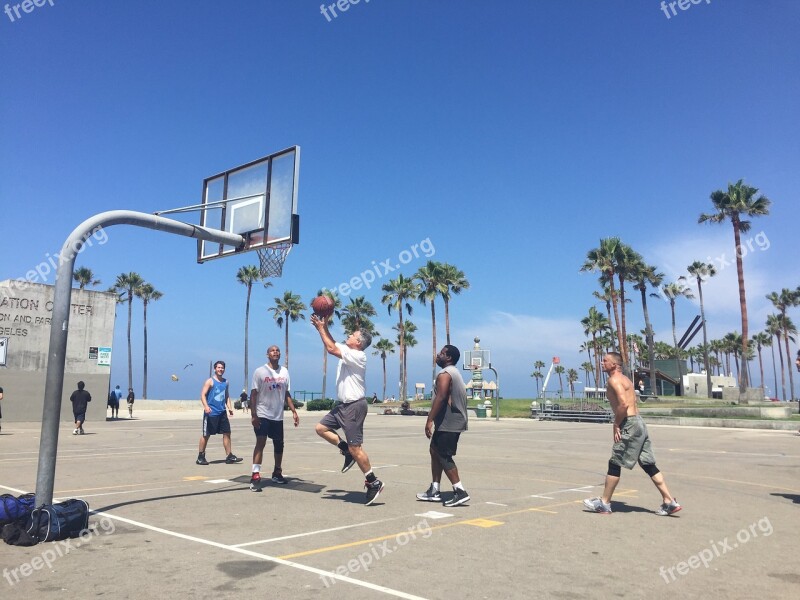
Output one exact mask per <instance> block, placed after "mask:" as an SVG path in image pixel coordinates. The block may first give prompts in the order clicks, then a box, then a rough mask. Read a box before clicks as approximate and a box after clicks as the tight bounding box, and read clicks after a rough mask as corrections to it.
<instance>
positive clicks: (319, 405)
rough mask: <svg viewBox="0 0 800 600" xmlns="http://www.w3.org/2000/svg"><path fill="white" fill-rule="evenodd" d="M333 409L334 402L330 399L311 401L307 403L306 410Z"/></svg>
mask: <svg viewBox="0 0 800 600" xmlns="http://www.w3.org/2000/svg"><path fill="white" fill-rule="evenodd" d="M332 408H333V400H330V399H325V400H322V399H319V400H309V401H308V402H307V403H306V410H330V409H332Z"/></svg>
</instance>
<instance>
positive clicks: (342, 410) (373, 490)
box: [311, 315, 383, 506]
mask: <svg viewBox="0 0 800 600" xmlns="http://www.w3.org/2000/svg"><path fill="white" fill-rule="evenodd" d="M311 324H312V325H313V326H314V327H316V329H317V332H319V336H320V338H322V344H323V345H324V346H325V350H326V351H327V352H328V353H329V354H332V355H333V356H335V357H337V358H338V359H339V365H338V367H337V368H336V395H337V396H338V398H339V400H340V401H341V404H337V405H335V406H334V407H333V408H332V409H331V411H330V412H329V413H328V414H327V415H325V416H324V417H323V418H322V420H321V421H320V422H319V423H317V426H316V428H315V430H316V432H317V435H319V436H320V437H321V438H323V439H325V440H326V441H328V442H330V443H331V444H333V445H334V446H337V447H338V448H339V450H340V451H341V453H342V454H343V455H344V466H342V473H344V472H346V471H348V470H349V469H350V467H352V466H353V463H357V464H358V467H359V468H360V469H361V472H362V473H364V476H365V477H366V482H365V483H364V485H365V487H366V488H367V498H366V502H365V503H366V505H367V506H369V505H370V504H372V503H373V502H374V501H375V499H376V498H377V497H378V495H379V494H380V493H381V492H382V491H383V482H382V481H381V480H380V479H378V478H377V477H375V473H373V472H372V466H371V465H370V463H369V456H367V453H366V452H364V450H363V448H362V447H361V444H362V442H363V441H364V419H365V418H366V417H367V399H366V398H365V397H364V390H365V385H364V376H365V375H366V372H367V355H366V354H365V353H364V350H366V349H367V348H368V347H369V345H370V344H371V343H372V336H371V335H370V334H369V332H367V331H364V330H359V331H354V332H353V333H352V334H350V337H348V338H347V340H346V341H345V343H344V344H340V343H336V342H334V341H333V338H332V337H331V333H330V331H328V323H327V320H325V319H321V318H320V317H318V316H317V315H311ZM340 428H341V429H343V430H344V435H345V440H346V441H345V440H342V439H341V438H340V437H339V434H337V433H336V430H337V429H340Z"/></svg>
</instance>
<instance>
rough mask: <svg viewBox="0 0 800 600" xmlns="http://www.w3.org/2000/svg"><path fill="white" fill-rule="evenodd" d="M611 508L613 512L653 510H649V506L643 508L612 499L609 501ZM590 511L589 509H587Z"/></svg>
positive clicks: (648, 511)
mask: <svg viewBox="0 0 800 600" xmlns="http://www.w3.org/2000/svg"><path fill="white" fill-rule="evenodd" d="M611 510H612V511H614V512H615V513H637V512H641V513H652V512H655V511H653V510H650V509H649V508H643V507H641V506H634V505H632V504H625V503H624V502H617V501H613V502H612V503H611ZM588 512H591V511H588Z"/></svg>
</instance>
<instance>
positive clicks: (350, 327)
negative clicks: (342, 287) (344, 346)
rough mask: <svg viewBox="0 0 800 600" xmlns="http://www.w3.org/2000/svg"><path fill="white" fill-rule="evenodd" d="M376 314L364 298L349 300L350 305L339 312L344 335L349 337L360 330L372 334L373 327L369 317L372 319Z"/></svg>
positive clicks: (370, 303) (358, 297)
mask: <svg viewBox="0 0 800 600" xmlns="http://www.w3.org/2000/svg"><path fill="white" fill-rule="evenodd" d="M377 314H378V313H377V311H376V310H375V307H374V306H373V305H372V302H370V301H369V300H367V299H366V298H365V297H364V296H357V297H356V298H351V299H350V303H349V304H348V305H347V306H345V307H344V308H343V309H342V312H341V318H342V326H343V327H344V331H345V333H347V334H348V335H350V334H351V333H353V332H355V331H359V330H360V329H364V330H365V331H369V332H370V333H373V331H374V329H375V325H374V324H373V323H372V321H371V320H370V319H369V317H374V316H375V315H377Z"/></svg>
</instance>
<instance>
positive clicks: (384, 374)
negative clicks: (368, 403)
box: [381, 353, 386, 401]
mask: <svg viewBox="0 0 800 600" xmlns="http://www.w3.org/2000/svg"><path fill="white" fill-rule="evenodd" d="M381 361H382V362H383V396H381V401H383V400H385V399H386V354H385V353H382V356H381Z"/></svg>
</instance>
